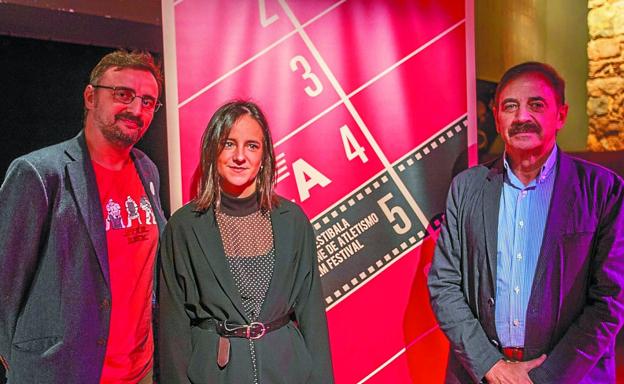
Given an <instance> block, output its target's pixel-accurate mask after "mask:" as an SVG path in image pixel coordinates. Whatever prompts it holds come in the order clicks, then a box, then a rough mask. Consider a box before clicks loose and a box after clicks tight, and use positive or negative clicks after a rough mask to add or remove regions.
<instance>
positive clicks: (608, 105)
mask: <svg viewBox="0 0 624 384" xmlns="http://www.w3.org/2000/svg"><path fill="white" fill-rule="evenodd" d="M588 7H589V13H588V16H587V21H588V26H589V43H588V44H587V55H588V57H589V76H588V80H587V92H588V100H587V114H588V115H589V135H588V137H587V147H588V149H589V150H590V151H615V150H624V0H589V1H588Z"/></svg>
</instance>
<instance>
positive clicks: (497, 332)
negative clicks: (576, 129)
mask: <svg viewBox="0 0 624 384" xmlns="http://www.w3.org/2000/svg"><path fill="white" fill-rule="evenodd" d="M564 88H565V83H564V80H563V79H562V78H561V77H560V76H559V74H558V73H557V72H556V71H555V70H554V69H553V68H552V67H551V66H549V65H546V64H543V63H537V62H527V63H523V64H519V65H517V66H515V67H512V68H511V69H509V70H508V71H507V72H506V73H505V74H504V75H503V77H502V79H501V81H500V83H499V84H498V87H497V90H496V95H495V100H494V102H495V105H494V108H493V112H494V116H495V120H496V127H497V130H498V132H499V134H500V135H501V137H502V139H503V141H504V143H505V153H504V155H503V156H502V157H501V158H499V159H497V160H495V161H493V162H491V163H489V164H484V165H478V166H476V167H473V168H470V169H468V170H466V171H464V172H462V173H461V174H459V175H458V176H457V177H456V178H455V179H454V180H453V182H452V185H451V189H450V191H449V195H448V199H447V209H446V221H445V224H444V225H443V227H442V230H441V233H440V237H439V239H438V242H437V245H436V250H435V255H434V259H433V262H432V265H431V270H430V273H429V282H428V283H429V291H430V294H431V303H432V307H433V310H434V312H435V314H436V317H437V319H438V322H439V324H440V328H441V329H442V330H443V331H444V333H445V334H446V336H447V337H448V339H449V341H450V345H451V348H450V350H451V352H450V354H449V361H448V367H447V375H446V382H447V383H479V382H486V383H559V384H569V383H615V338H616V335H617V333H618V331H619V330H620V328H621V326H622V323H623V321H624V208H622V207H623V205H624V182H623V180H622V178H621V177H619V176H617V175H616V174H615V173H613V172H611V171H609V170H607V169H605V168H602V167H600V166H598V165H595V164H592V163H588V162H585V161H582V160H578V159H575V158H573V157H570V156H568V155H566V154H565V153H563V152H562V151H561V150H560V149H559V148H558V147H557V145H556V136H557V132H558V131H559V130H560V129H561V128H562V127H563V125H564V123H565V120H566V116H567V113H568V106H567V105H566V104H565V99H564Z"/></svg>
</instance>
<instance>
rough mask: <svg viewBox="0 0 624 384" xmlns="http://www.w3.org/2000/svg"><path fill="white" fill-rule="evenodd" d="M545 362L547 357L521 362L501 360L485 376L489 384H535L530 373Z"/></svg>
mask: <svg viewBox="0 0 624 384" xmlns="http://www.w3.org/2000/svg"><path fill="white" fill-rule="evenodd" d="M544 360H546V355H542V356H540V357H538V358H537V359H533V360H529V361H521V362H509V361H505V360H499V361H498V363H496V364H494V366H493V367H492V368H490V370H489V371H488V372H487V373H486V374H485V381H486V382H487V383H488V384H533V381H531V379H530V378H529V371H530V370H531V369H533V368H537V367H539V366H540V365H542V363H543V362H544Z"/></svg>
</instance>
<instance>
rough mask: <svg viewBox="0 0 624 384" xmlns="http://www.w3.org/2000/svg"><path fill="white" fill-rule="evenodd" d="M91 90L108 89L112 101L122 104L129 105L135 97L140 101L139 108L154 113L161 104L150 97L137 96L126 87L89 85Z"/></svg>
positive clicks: (132, 90)
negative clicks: (110, 92) (111, 92)
mask: <svg viewBox="0 0 624 384" xmlns="http://www.w3.org/2000/svg"><path fill="white" fill-rule="evenodd" d="M91 86H92V87H93V88H104V89H110V90H112V91H113V99H115V101H118V102H120V103H123V104H130V103H132V102H133V101H134V99H135V98H136V97H138V98H140V99H141V106H142V107H143V108H145V109H147V110H150V111H151V110H153V111H154V112H156V111H158V110H159V109H160V107H162V103H161V102H160V101H158V100H156V99H155V98H153V97H152V96H148V95H143V96H138V95H137V94H136V92H135V91H134V89H131V88H126V87H109V86H106V85H95V84H91Z"/></svg>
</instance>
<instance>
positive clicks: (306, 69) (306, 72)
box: [290, 55, 323, 97]
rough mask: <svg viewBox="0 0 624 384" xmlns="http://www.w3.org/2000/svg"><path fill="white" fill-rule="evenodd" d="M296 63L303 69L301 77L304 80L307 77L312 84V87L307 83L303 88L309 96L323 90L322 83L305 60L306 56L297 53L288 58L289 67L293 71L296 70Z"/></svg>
mask: <svg viewBox="0 0 624 384" xmlns="http://www.w3.org/2000/svg"><path fill="white" fill-rule="evenodd" d="M297 64H301V69H303V74H302V75H301V77H302V78H303V79H304V80H308V79H309V80H310V81H312V83H313V84H314V88H312V87H310V86H309V85H308V86H306V87H305V89H304V90H305V92H306V93H307V94H308V96H310V97H316V96H318V95H320V94H321V92H323V84H321V81H320V80H319V78H318V77H317V76H316V75H315V74H314V73H312V71H311V68H310V64H309V63H308V60H306V58H305V57H303V56H301V55H297V56H295V57H293V58H292V59H290V69H291V70H292V71H293V72H297V69H299V67H298V65H297Z"/></svg>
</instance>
